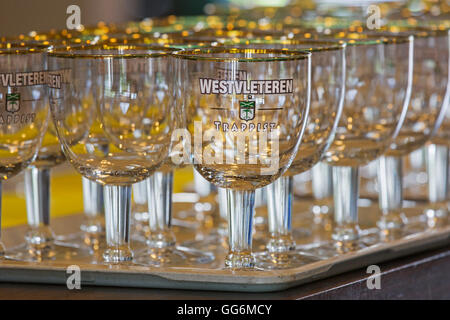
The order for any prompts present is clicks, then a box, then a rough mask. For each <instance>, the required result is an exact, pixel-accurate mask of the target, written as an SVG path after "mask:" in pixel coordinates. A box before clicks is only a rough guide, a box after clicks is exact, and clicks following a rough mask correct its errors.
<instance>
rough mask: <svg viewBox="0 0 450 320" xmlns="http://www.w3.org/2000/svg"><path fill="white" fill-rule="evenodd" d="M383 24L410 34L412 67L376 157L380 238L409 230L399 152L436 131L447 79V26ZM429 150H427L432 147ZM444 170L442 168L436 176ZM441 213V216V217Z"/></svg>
mask: <svg viewBox="0 0 450 320" xmlns="http://www.w3.org/2000/svg"><path fill="white" fill-rule="evenodd" d="M388 29H389V30H390V31H391V32H394V33H397V34H403V35H405V34H411V35H414V58H413V64H414V71H413V82H412V94H411V99H410V106H409V109H408V112H407V113H406V118H405V121H404V123H403V126H402V128H401V130H400V132H399V134H398V135H397V137H396V138H395V139H394V140H393V141H392V143H391V144H390V147H389V148H388V150H387V151H386V153H385V155H384V156H383V157H381V158H380V159H379V160H378V186H379V192H378V194H379V205H380V209H381V213H382V216H381V218H380V220H379V222H378V227H379V228H380V231H381V234H380V235H381V237H382V238H383V239H386V240H389V239H395V238H398V237H400V236H402V235H403V234H404V232H409V231H408V227H409V226H410V225H413V224H412V223H408V219H407V215H406V214H405V212H404V211H405V209H404V208H403V183H402V181H403V168H402V157H403V156H406V155H408V154H409V153H411V152H412V151H414V150H417V149H419V148H421V147H422V146H424V145H425V143H426V142H427V141H428V140H429V139H430V138H431V137H433V135H434V134H436V131H437V130H438V128H439V126H440V125H441V123H442V120H443V117H444V115H445V111H446V108H447V105H448V95H449V92H448V90H449V79H450V77H449V65H450V64H449V61H450V60H449V59H450V58H449V57H450V56H449V53H450V41H449V40H450V38H449V35H450V34H449V31H448V30H439V29H436V28H431V27H429V28H426V27H394V26H391V27H389V28H388ZM430 150H431V152H432V153H436V152H438V151H435V150H434V149H430ZM444 153H445V152H444ZM447 154H448V153H447ZM447 157H448V155H447ZM433 158H435V157H434V156H433V155H430V161H431V162H430V164H431V167H436V166H438V164H437V163H433V161H432V159H433ZM444 161H445V160H444ZM433 170H435V169H433ZM444 175H445V172H443V175H442V177H443V176H444ZM433 176H434V177H436V175H433ZM433 181H434V180H433V179H432V182H433ZM441 183H444V180H440V181H439V182H438V183H437V184H438V185H440V184H441ZM430 185H431V184H430ZM435 186H436V184H435ZM438 189H442V187H438V188H436V189H435V190H436V192H430V195H431V197H432V198H435V195H436V194H437V193H438V192H440V191H439V190H438ZM436 197H437V196H436ZM436 202H438V201H436ZM445 211H446V209H445V210H444V211H442V210H436V215H434V216H436V219H439V217H437V216H438V215H439V216H440V215H441V214H440V213H441V212H445ZM432 213H433V210H429V212H428V213H427V214H428V215H429V216H430V220H433V217H432V216H433V214H432ZM442 218H443V219H444V220H445V217H442ZM404 227H406V229H405V228H404ZM413 229H414V227H412V230H413ZM410 231H411V230H410Z"/></svg>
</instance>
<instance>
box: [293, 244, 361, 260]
mask: <svg viewBox="0 0 450 320" xmlns="http://www.w3.org/2000/svg"><path fill="white" fill-rule="evenodd" d="M369 246H370V245H369V244H367V243H365V242H364V241H363V240H356V241H345V242H339V241H328V242H325V243H320V244H317V245H314V246H302V247H301V249H302V250H303V251H304V252H305V253H306V254H308V255H310V256H313V257H315V258H318V259H320V260H324V259H330V258H333V257H337V256H340V255H343V254H346V253H351V252H356V251H359V250H363V249H367V248H368V247H369Z"/></svg>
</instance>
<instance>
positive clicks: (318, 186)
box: [311, 162, 333, 220]
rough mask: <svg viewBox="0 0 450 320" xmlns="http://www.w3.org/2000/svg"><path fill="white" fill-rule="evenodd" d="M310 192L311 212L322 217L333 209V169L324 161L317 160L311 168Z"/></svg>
mask: <svg viewBox="0 0 450 320" xmlns="http://www.w3.org/2000/svg"><path fill="white" fill-rule="evenodd" d="M311 174H312V178H311V184H312V194H313V197H314V205H313V207H312V212H313V214H314V216H315V217H317V218H319V220H320V219H322V218H324V217H327V216H329V215H330V214H331V212H332V210H333V170H332V167H331V166H330V165H328V164H327V163H326V162H319V163H317V164H316V165H315V166H314V167H312V169H311Z"/></svg>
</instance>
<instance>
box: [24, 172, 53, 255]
mask: <svg viewBox="0 0 450 320" xmlns="http://www.w3.org/2000/svg"><path fill="white" fill-rule="evenodd" d="M25 197H26V205H27V221H28V227H29V230H28V231H27V233H26V235H25V240H26V242H27V245H28V247H29V248H30V250H32V251H33V252H42V251H41V250H42V249H45V248H49V247H50V246H52V245H53V242H54V235H53V232H52V230H51V228H50V169H48V168H37V167H30V168H28V169H27V170H25Z"/></svg>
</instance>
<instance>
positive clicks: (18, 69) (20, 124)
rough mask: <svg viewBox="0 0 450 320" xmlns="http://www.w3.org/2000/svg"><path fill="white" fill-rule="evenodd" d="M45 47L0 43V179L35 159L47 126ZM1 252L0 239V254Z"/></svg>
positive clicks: (18, 43) (7, 177)
mask: <svg viewBox="0 0 450 320" xmlns="http://www.w3.org/2000/svg"><path fill="white" fill-rule="evenodd" d="M46 51H47V48H46V47H45V46H40V45H37V44H35V43H27V42H26V41H20V42H16V41H2V42H1V43H0V73H1V74H2V79H4V80H3V81H2V85H1V86H0V101H2V102H1V105H2V106H1V112H0V139H1V141H0V144H1V152H0V177H1V180H7V179H10V178H11V177H13V176H15V175H17V174H18V173H19V172H21V171H22V170H25V169H26V168H27V167H28V166H29V165H30V163H32V162H33V161H34V159H35V158H36V155H37V153H38V150H39V146H40V145H41V142H42V140H43V137H44V134H45V132H46V130H47V124H48V115H49V106H48V103H47V102H46V99H47V96H46V92H47V89H46V84H47V79H48V78H47V74H46V69H47V53H46ZM0 187H1V184H0ZM0 190H1V189H0ZM4 254H5V248H4V246H3V244H2V243H1V240H0V256H1V257H3V255H4ZM8 256H9V253H6V257H8Z"/></svg>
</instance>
